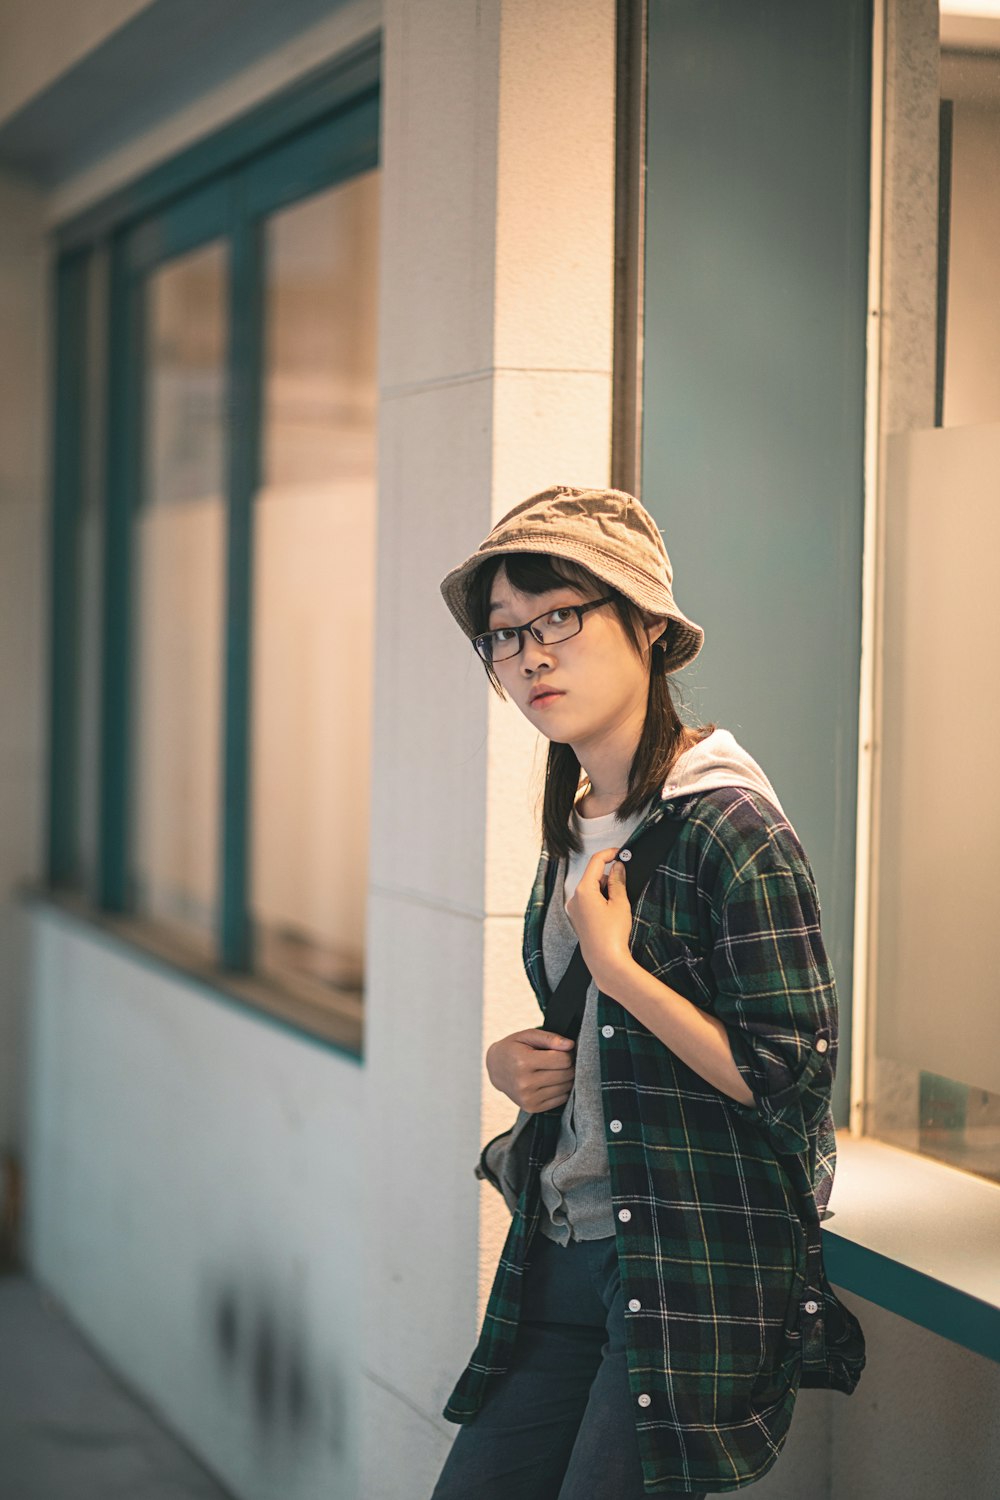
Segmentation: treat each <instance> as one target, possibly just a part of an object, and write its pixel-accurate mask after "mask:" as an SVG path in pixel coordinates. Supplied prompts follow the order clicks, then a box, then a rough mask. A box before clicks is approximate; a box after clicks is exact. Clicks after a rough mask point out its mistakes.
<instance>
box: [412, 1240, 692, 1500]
mask: <svg viewBox="0 0 1000 1500" xmlns="http://www.w3.org/2000/svg"><path fill="white" fill-rule="evenodd" d="M634 1404H635V1397H634V1396H633V1395H632V1393H631V1390H630V1388H629V1380H628V1363H627V1358H626V1350H625V1306H624V1299H623V1297H622V1291H621V1284H620V1279H619V1274H618V1254H617V1250H616V1248H615V1237H614V1235H613V1234H612V1235H609V1236H608V1237H607V1238H606V1239H600V1240H570V1241H569V1243H568V1244H566V1245H560V1244H557V1243H556V1242H555V1241H554V1240H550V1239H548V1238H547V1237H546V1236H545V1235H543V1234H542V1233H541V1232H540V1231H538V1232H536V1234H535V1236H534V1238H533V1240H532V1244H531V1249H530V1250H529V1252H528V1259H527V1261H526V1263H525V1272H524V1287H523V1291H522V1306H521V1320H520V1325H519V1327H518V1333H517V1340H516V1343H515V1347H514V1355H513V1359H512V1362H511V1365H510V1367H509V1369H508V1370H507V1371H506V1372H505V1373H504V1374H503V1375H501V1376H499V1378H498V1379H497V1380H496V1381H495V1382H494V1384H493V1386H492V1388H491V1390H490V1392H489V1394H488V1395H487V1397H486V1400H485V1402H484V1403H483V1405H482V1406H481V1407H480V1409H479V1411H478V1412H477V1413H476V1415H475V1416H474V1417H473V1418H472V1420H471V1421H469V1422H466V1423H464V1424H463V1425H462V1426H460V1427H459V1429H458V1433H457V1435H456V1437H455V1440H454V1442H453V1443H452V1446H451V1451H450V1453H449V1454H448V1457H447V1459H446V1460H445V1464H444V1468H443V1469H442V1470H441V1473H440V1475H439V1477H438V1482H437V1484H436V1485H435V1487H434V1493H433V1494H432V1495H431V1500H471V1497H473V1496H474V1497H475V1500H644V1494H645V1492H644V1491H643V1488H642V1466H641V1464H640V1462H639V1445H638V1441H637V1439H636V1433H635V1413H634ZM681 1493H682V1492H681V1491H679V1490H678V1491H673V1490H671V1491H669V1492H668V1491H666V1490H663V1491H661V1492H660V1495H661V1500H671V1497H675V1500H676V1497H677V1496H679V1495H680V1494H681ZM683 1493H684V1494H685V1495H686V1500H704V1495H705V1492H704V1491H703V1490H702V1491H698V1492H697V1493H695V1492H694V1491H690V1490H689V1491H686V1492H683Z"/></svg>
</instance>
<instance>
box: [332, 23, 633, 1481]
mask: <svg viewBox="0 0 1000 1500" xmlns="http://www.w3.org/2000/svg"><path fill="white" fill-rule="evenodd" d="M384 44H385V54H384V94H383V109H384V113H383V149H382V172H383V193H384V197H383V207H382V236H383V238H382V251H381V255H382V261H381V304H380V320H381V333H380V338H381V351H380V381H381V395H382V401H381V435H380V450H379V462H380V489H379V574H378V636H377V641H376V657H377V660H376V684H375V711H374V712H375V719H374V728H375V751H374V766H373V775H374V779H373V807H374V811H373V820H372V862H371V887H370V900H369V928H368V953H369V986H368V993H367V1003H366V1081H367V1082H366V1088H367V1093H366V1098H367V1107H366V1121H365V1124H366V1130H365V1136H364V1141H363V1146H362V1149H363V1151H364V1153H365V1160H366V1174H365V1175H366V1183H367V1188H366V1200H365V1209H364V1211H365V1216H366V1222H365V1226H364V1243H365V1245H366V1251H367V1264H368V1274H367V1281H366V1284H365V1286H364V1289H363V1295H364V1299H365V1316H364V1329H365V1334H364V1347H363V1350H362V1363H363V1412H364V1423H365V1431H364V1436H363V1451H362V1494H363V1495H364V1500H399V1497H400V1496H402V1495H403V1494H404V1493H405V1494H406V1495H413V1496H417V1495H420V1494H422V1493H424V1491H425V1490H426V1492H427V1493H429V1492H430V1488H431V1484H432V1480H433V1477H434V1475H435V1474H436V1472H437V1470H438V1469H439V1467H440V1464H441V1463H442V1462H443V1459H444V1456H445V1454H446V1453H447V1448H448V1444H449V1442H450V1441H451V1439H452V1438H453V1437H454V1435H455V1433H456V1432H457V1430H458V1429H457V1427H454V1426H453V1424H451V1423H448V1422H445V1421H444V1419H443V1418H442V1417H441V1415H440V1413H441V1408H442V1407H443V1405H444V1403H445V1401H446V1400H447V1397H448V1396H449V1395H450V1392H451V1389H452V1386H453V1385H454V1383H455V1381H456V1380H457V1379H458V1376H459V1374H460V1373H461V1369H462V1367H463V1365H464V1362H465V1360H466V1359H467V1358H468V1356H469V1354H470V1353H471V1350H472V1347H473V1345H474V1342H475V1339H476V1335H477V1332H478V1327H479V1322H480V1319H481V1317H482V1313H483V1311H484V1309H485V1302H486V1296H487V1293H488V1290H489V1286H490V1281H491V1278H492V1274H493V1269H494V1267H495V1264H496V1259H497V1255H498V1253H499V1249H500V1246H501V1244H502V1241H503V1237H504V1235H505V1234H506V1231H507V1227H508V1224H509V1216H508V1214H507V1210H506V1208H505V1207H504V1205H503V1203H502V1201H501V1199H500V1198H499V1195H497V1194H496V1193H495V1192H494V1190H493V1189H492V1188H491V1187H489V1185H488V1184H480V1183H478V1182H477V1180H476V1179H475V1178H474V1176H473V1167H474V1165H475V1162H476V1159H477V1157H478V1154H479V1147H480V1144H481V1142H482V1141H483V1140H485V1139H486V1138H487V1137H488V1136H489V1135H494V1134H496V1133H497V1132H498V1131H500V1130H502V1129H504V1128H505V1127H506V1125H508V1124H509V1123H510V1122H511V1121H512V1120H513V1118H514V1116H515V1114H516V1108H515V1106H514V1104H513V1103H512V1102H511V1101H510V1100H507V1099H506V1098H505V1097H504V1096H502V1095H499V1094H497V1093H496V1091H495V1090H493V1088H492V1087H491V1085H490V1083H489V1080H488V1079H487V1077H486V1073H485V1068H484V1066H483V1057H484V1053H485V1050H486V1047H487V1046H488V1045H489V1042H490V1041H491V1040H493V1038H494V1037H496V1036H499V1035H503V1034H505V1033H506V1032H508V1031H511V1030H514V1029H516V1028H517V1027H520V1026H526V1025H535V1024H537V1023H538V1021H539V1020H540V1015H539V1012H538V1008H537V1005H536V1003H535V1001H534V998H533V996H532V994H531V991H530V989H529V986H528V983H527V979H526V978H525V976H524V973H523V968H522V964H521V935H522V923H523V914H524V906H525V903H526V901H527V897H528V893H529V889H530V885H531V879H532V876H533V873H534V869H535V864H536V861H537V856H538V848H539V840H540V821H539V813H540V792H541V784H542V783H541V773H542V771H543V768H544V759H545V751H546V748H547V742H545V741H543V740H542V738H541V737H540V736H538V735H537V734H536V733H535V731H534V730H533V729H532V728H531V726H530V725H529V724H528V723H527V721H526V720H524V718H523V717H522V716H521V715H520V714H519V713H518V711H517V709H515V708H514V707H513V705H512V704H511V703H509V702H507V703H501V702H500V700H499V699H498V698H497V697H496V696H495V695H494V694H493V693H492V691H491V690H490V689H489V687H488V684H487V682H486V678H485V675H484V673H483V671H482V668H481V666H480V665H479V663H478V661H477V660H476V658H475V656H474V654H473V651H472V647H471V645H470V643H469V642H468V641H467V640H466V639H465V638H464V637H463V636H462V635H461V633H460V632H459V630H458V627H457V626H456V625H455V623H454V621H453V620H452V618H451V616H450V614H449V613H448V611H447V609H446V607H445V605H444V602H443V600H442V598H441V595H440V592H439V589H438V584H439V581H440V579H441V578H442V577H443V576H444V574H445V573H446V572H447V571H448V569H449V568H450V567H452V566H454V565H455V564H456V563H457V562H460V561H461V560H462V559H463V558H464V557H465V556H466V555H467V554H468V553H470V552H471V551H472V550H473V549H474V548H475V547H476V546H477V545H478V543H479V542H480V541H481V540H482V538H483V536H484V535H485V533H486V532H487V531H488V530H489V528H490V526H491V525H492V524H493V522H494V521H495V520H496V519H498V518H499V516H500V515H502V514H503V513H504V512H505V511H506V510H508V509H509V508H510V506H511V505H513V504H514V503H515V502H516V501H518V500H520V499H522V498H523V497H524V496H526V495H528V494H530V493H532V492H533V491H534V490H537V489H541V488H542V487H544V486H545V485H547V484H551V483H568V484H585V485H599V484H607V483H608V482H609V476H610V444H611V347H612V304H613V247H614V64H615V5H614V3H613V0H545V3H543V4H538V3H537V0H483V3H479V4H470V3H468V0H421V3H419V4H414V3H411V0H388V3H387V5H386V9H385V31H384Z"/></svg>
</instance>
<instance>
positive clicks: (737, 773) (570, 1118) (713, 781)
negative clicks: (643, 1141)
mask: <svg viewBox="0 0 1000 1500" xmlns="http://www.w3.org/2000/svg"><path fill="white" fill-rule="evenodd" d="M724 786H741V787H748V788H750V789H752V790H754V791H758V792H760V793H761V794H762V795H763V796H764V797H766V798H767V799H768V801H770V802H772V803H773V804H774V806H775V807H776V808H777V809H778V811H779V812H780V813H781V814H782V816H783V817H787V814H785V812H784V809H783V808H782V806H781V803H780V802H779V801H778V798H777V794H776V793H775V790H774V788H773V786H772V785H771V783H770V781H769V780H768V779H767V777H766V776H765V774H764V772H763V771H762V769H761V768H760V766H759V765H758V764H757V762H756V761H755V760H754V758H753V756H752V755H751V754H750V752H749V751H748V750H745V749H744V748H743V746H742V745H741V744H740V743H739V742H738V741H737V740H736V739H735V738H734V736H733V735H732V734H731V733H730V731H729V730H728V729H721V728H720V729H716V730H714V731H713V732H712V733H711V734H710V735H708V736H707V737H706V738H705V739H704V740H702V741H700V743H698V744H696V745H692V746H691V747H690V749H688V750H685V751H684V753H683V754H682V755H679V756H678V758H677V760H676V761H675V762H674V764H673V767H672V769H671V772H670V775H669V777H668V779H667V780H666V782H665V783H664V785H663V789H662V791H661V793H660V795H661V797H662V798H663V799H664V800H666V799H667V798H670V797H679V796H687V795H689V794H690V793H692V792H703V791H709V790H710V789H712V788H714V787H724ZM646 811H647V810H646V809H643V810H642V811H641V812H639V813H637V814H634V815H633V816H632V817H630V818H628V819H626V820H625V821H624V822H623V821H621V820H620V819H619V818H618V817H617V814H616V813H613V812H612V813H605V814H604V815H602V816H601V817H597V818H583V817H581V816H580V814H579V813H578V812H577V810H576V808H574V810H573V812H572V814H571V819H572V820H573V825H574V827H575V828H576V829H577V831H578V832H579V834H580V837H581V839H582V841H583V850H582V852H581V853H579V854H571V855H570V857H569V861H568V863H567V862H566V861H564V860H560V863H559V869H558V871H557V875H556V884H555V887H554V889H553V892H552V899H551V900H550V902H549V906H548V910H547V912H546V916H545V924H544V928H543V933H542V951H543V958H544V963H545V974H546V978H547V980H548V983H549V985H550V987H551V988H553V989H554V988H555V986H556V985H557V984H558V983H559V981H560V979H561V978H562V976H563V973H564V972H565V970H566V967H567V965H568V964H569V961H570V958H571V957H572V954H573V950H574V948H575V947H576V944H577V938H576V933H575V932H574V931H573V926H572V923H571V922H570V920H569V917H568V916H567V915H566V905H565V904H566V902H567V901H568V900H569V898H570V896H572V894H573V892H574V890H575V889H576V886H577V882H578V881H579V879H580V876H581V875H582V873H583V871H584V870H585V869H586V866H587V864H588V862H589V860H590V859H591V857H592V856H593V855H594V854H595V853H596V852H597V851H598V850H599V849H604V848H613V847H615V846H616V845H618V844H623V843H624V842H625V840H626V839H627V838H628V836H629V834H630V833H632V832H633V831H634V829H635V828H636V827H637V826H638V825H639V823H640V822H641V821H642V820H643V818H644V817H645V816H646ZM608 868H610V862H609V866H608ZM533 1118H534V1116H533V1115H532V1114H529V1113H528V1112H527V1111H526V1110H523V1109H522V1110H519V1111H518V1117H517V1120H516V1121H515V1123H514V1126H513V1128H512V1130H511V1132H510V1133H509V1134H506V1133H505V1134H504V1135H502V1136H500V1137H499V1139H498V1140H497V1141H496V1143H495V1144H494V1145H491V1146H490V1148H489V1150H488V1151H487V1153H486V1157H485V1160H486V1163H487V1165H488V1166H489V1167H490V1168H491V1169H492V1170H493V1171H494V1172H495V1173H496V1175H497V1178H498V1180H499V1182H500V1185H501V1190H502V1192H503V1196H504V1199H505V1201H506V1203H507V1207H508V1208H509V1209H510V1211H511V1213H513V1212H514V1208H515V1206H516V1204H517V1199H518V1195H519V1192H520V1188H521V1183H520V1182H519V1181H517V1180H516V1179H517V1177H518V1175H519V1173H521V1172H523V1160H524V1153H523V1151H522V1152H517V1151H515V1149H514V1147H515V1144H516V1142H517V1140H518V1137H519V1136H520V1135H521V1134H522V1132H523V1131H524V1129H525V1128H526V1126H527V1125H528V1124H529V1123H530V1121H531V1120H532V1119H533ZM539 1181H540V1188H541V1202H542V1211H541V1217H540V1220H539V1225H538V1227H539V1229H540V1230H541V1231H542V1233H543V1234H545V1235H546V1236H547V1237H548V1238H549V1239H552V1240H556V1241H557V1242H559V1243H560V1244H566V1243H567V1242H568V1241H569V1240H570V1239H571V1238H572V1239H603V1238H605V1237H606V1236H609V1235H612V1234H614V1232H615V1226H614V1218H613V1215H612V1207H611V1184H610V1177H609V1171H608V1156H607V1142H606V1140H605V1123H604V1113H603V1110H602V1107H601V1079H600V1064H599V1055H598V1044H597V985H596V984H595V983H594V982H593V981H591V983H590V986H589V988H588V990H587V1000H586V1005H585V1008H584V1013H583V1020H582V1022H581V1025H580V1034H579V1037H578V1038H577V1045H576V1048H575V1052H574V1080H573V1087H572V1089H571V1091H570V1094H569V1098H568V1099H567V1100H566V1103H565V1105H564V1107H563V1113H562V1119H561V1122H560V1130H559V1139H558V1142H557V1145H556V1150H555V1154H554V1156H553V1157H552V1160H551V1161H549V1162H547V1163H546V1164H545V1166H543V1167H542V1169H541V1173H540V1178H539Z"/></svg>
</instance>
